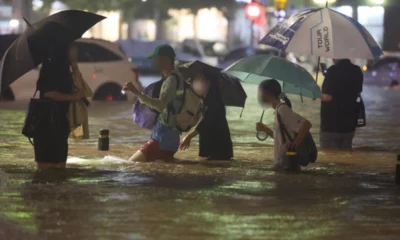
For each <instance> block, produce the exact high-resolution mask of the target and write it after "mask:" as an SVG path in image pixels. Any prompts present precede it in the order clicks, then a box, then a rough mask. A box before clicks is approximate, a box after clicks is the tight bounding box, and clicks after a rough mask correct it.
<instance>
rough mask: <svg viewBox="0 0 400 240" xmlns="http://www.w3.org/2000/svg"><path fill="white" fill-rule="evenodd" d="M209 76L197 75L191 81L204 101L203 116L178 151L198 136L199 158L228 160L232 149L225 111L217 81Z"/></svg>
mask: <svg viewBox="0 0 400 240" xmlns="http://www.w3.org/2000/svg"><path fill="white" fill-rule="evenodd" d="M214 78H215V76H212V75H211V74H202V73H198V74H197V75H196V77H195V78H194V81H193V88H194V90H195V91H196V92H197V94H199V95H200V96H201V97H203V99H204V101H203V103H204V110H205V112H204V116H203V118H202V120H201V122H200V123H199V124H198V125H197V126H196V128H195V129H194V130H192V131H191V132H190V133H189V134H188V135H186V137H185V138H184V139H183V141H182V142H181V144H180V149H181V150H185V149H188V148H189V147H190V142H191V140H192V139H193V138H194V137H195V136H197V135H198V134H199V135H200V136H199V148H200V149H199V156H200V157H204V158H207V159H208V160H230V159H231V158H232V157H233V147H232V140H231V134H230V131H229V126H228V121H227V120H226V110H225V105H224V102H223V101H222V98H221V92H220V88H219V82H218V79H214Z"/></svg>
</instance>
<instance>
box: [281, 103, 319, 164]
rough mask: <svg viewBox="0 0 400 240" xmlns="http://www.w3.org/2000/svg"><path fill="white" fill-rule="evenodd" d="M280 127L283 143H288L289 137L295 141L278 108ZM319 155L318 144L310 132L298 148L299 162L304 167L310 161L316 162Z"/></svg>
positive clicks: (297, 156) (291, 140)
mask: <svg viewBox="0 0 400 240" xmlns="http://www.w3.org/2000/svg"><path fill="white" fill-rule="evenodd" d="M276 114H277V118H278V122H279V128H280V132H281V136H282V141H283V143H286V140H287V139H288V140H289V142H293V141H294V139H293V138H292V136H291V135H290V134H289V132H288V130H287V129H286V128H285V125H284V124H283V122H282V119H281V116H280V115H279V112H278V109H277V110H276ZM296 137H297V133H296V134H295V138H296ZM317 157H318V149H317V145H316V144H315V142H314V139H313V137H312V135H311V133H310V132H308V133H307V135H306V136H305V137H304V139H303V141H302V142H301V143H300V145H299V146H298V147H297V148H296V158H297V163H298V164H299V165H301V166H303V167H305V166H307V165H308V164H309V163H315V162H316V161H317Z"/></svg>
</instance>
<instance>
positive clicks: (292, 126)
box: [256, 80, 312, 170]
mask: <svg viewBox="0 0 400 240" xmlns="http://www.w3.org/2000/svg"><path fill="white" fill-rule="evenodd" d="M258 98H259V100H260V103H262V104H263V105H268V106H270V107H272V108H273V109H274V110H275V118H274V129H273V130H272V129H270V128H269V127H267V126H266V125H265V124H263V123H260V122H259V123H257V124H256V129H257V131H260V132H265V133H266V134H268V135H269V136H270V137H272V138H273V139H274V168H275V169H276V170H286V169H288V167H289V162H288V161H287V157H286V152H287V151H288V148H289V146H290V145H291V146H290V147H291V148H296V147H298V146H299V145H300V143H301V142H302V141H303V140H304V138H305V137H306V135H307V134H308V133H309V132H310V129H311V127H312V125H311V123H310V122H309V121H308V120H307V119H305V118H304V117H302V116H300V115H299V114H297V113H295V112H294V111H293V110H292V103H291V102H290V100H289V99H288V98H287V97H286V95H285V94H284V93H282V88H281V85H280V84H279V83H278V81H276V80H265V81H263V82H261V83H260V85H259V87H258ZM282 101H283V102H282ZM279 117H280V120H281V121H282V124H283V126H284V127H285V128H286V130H287V132H288V133H292V136H291V138H292V139H294V141H293V142H292V143H289V142H286V143H285V142H284V140H283V138H282V134H285V133H282V132H281V128H280V125H279V119H278V118H279ZM295 133H297V136H296V137H295Z"/></svg>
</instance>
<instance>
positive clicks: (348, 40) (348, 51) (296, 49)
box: [260, 8, 383, 59]
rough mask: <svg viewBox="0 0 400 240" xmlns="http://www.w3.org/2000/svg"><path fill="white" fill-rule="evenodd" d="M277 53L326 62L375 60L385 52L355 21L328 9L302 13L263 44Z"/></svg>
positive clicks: (287, 21) (267, 36)
mask: <svg viewBox="0 0 400 240" xmlns="http://www.w3.org/2000/svg"><path fill="white" fill-rule="evenodd" d="M260 43H261V44H265V45H270V46H273V47H276V48H278V49H282V50H286V51H287V52H293V53H298V54H303V55H315V56H319V57H326V58H336V59H340V58H349V59H354V58H361V59H375V58H378V57H379V56H381V55H382V54H383V53H382V50H381V48H380V47H379V45H378V43H377V42H376V41H375V40H374V38H373V37H372V36H371V34H370V33H369V32H368V31H367V30H366V29H365V28H364V27H363V26H362V25H361V24H360V23H358V22H357V21H356V20H354V19H353V18H351V17H348V16H346V15H344V14H341V13H339V12H336V11H334V10H332V9H329V8H319V9H310V10H305V11H301V12H299V13H297V14H294V15H292V16H291V17H290V18H288V19H286V20H284V21H283V22H282V23H280V24H278V25H277V26H275V27H274V28H273V29H271V31H269V32H268V34H267V35H266V36H265V37H264V38H263V39H262V40H261V41H260Z"/></svg>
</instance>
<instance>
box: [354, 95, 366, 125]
mask: <svg viewBox="0 0 400 240" xmlns="http://www.w3.org/2000/svg"><path fill="white" fill-rule="evenodd" d="M355 111H356V127H358V128H360V127H365V126H367V117H366V114H365V105H364V101H363V99H362V97H361V94H359V95H358V98H357V102H356V109H355Z"/></svg>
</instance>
